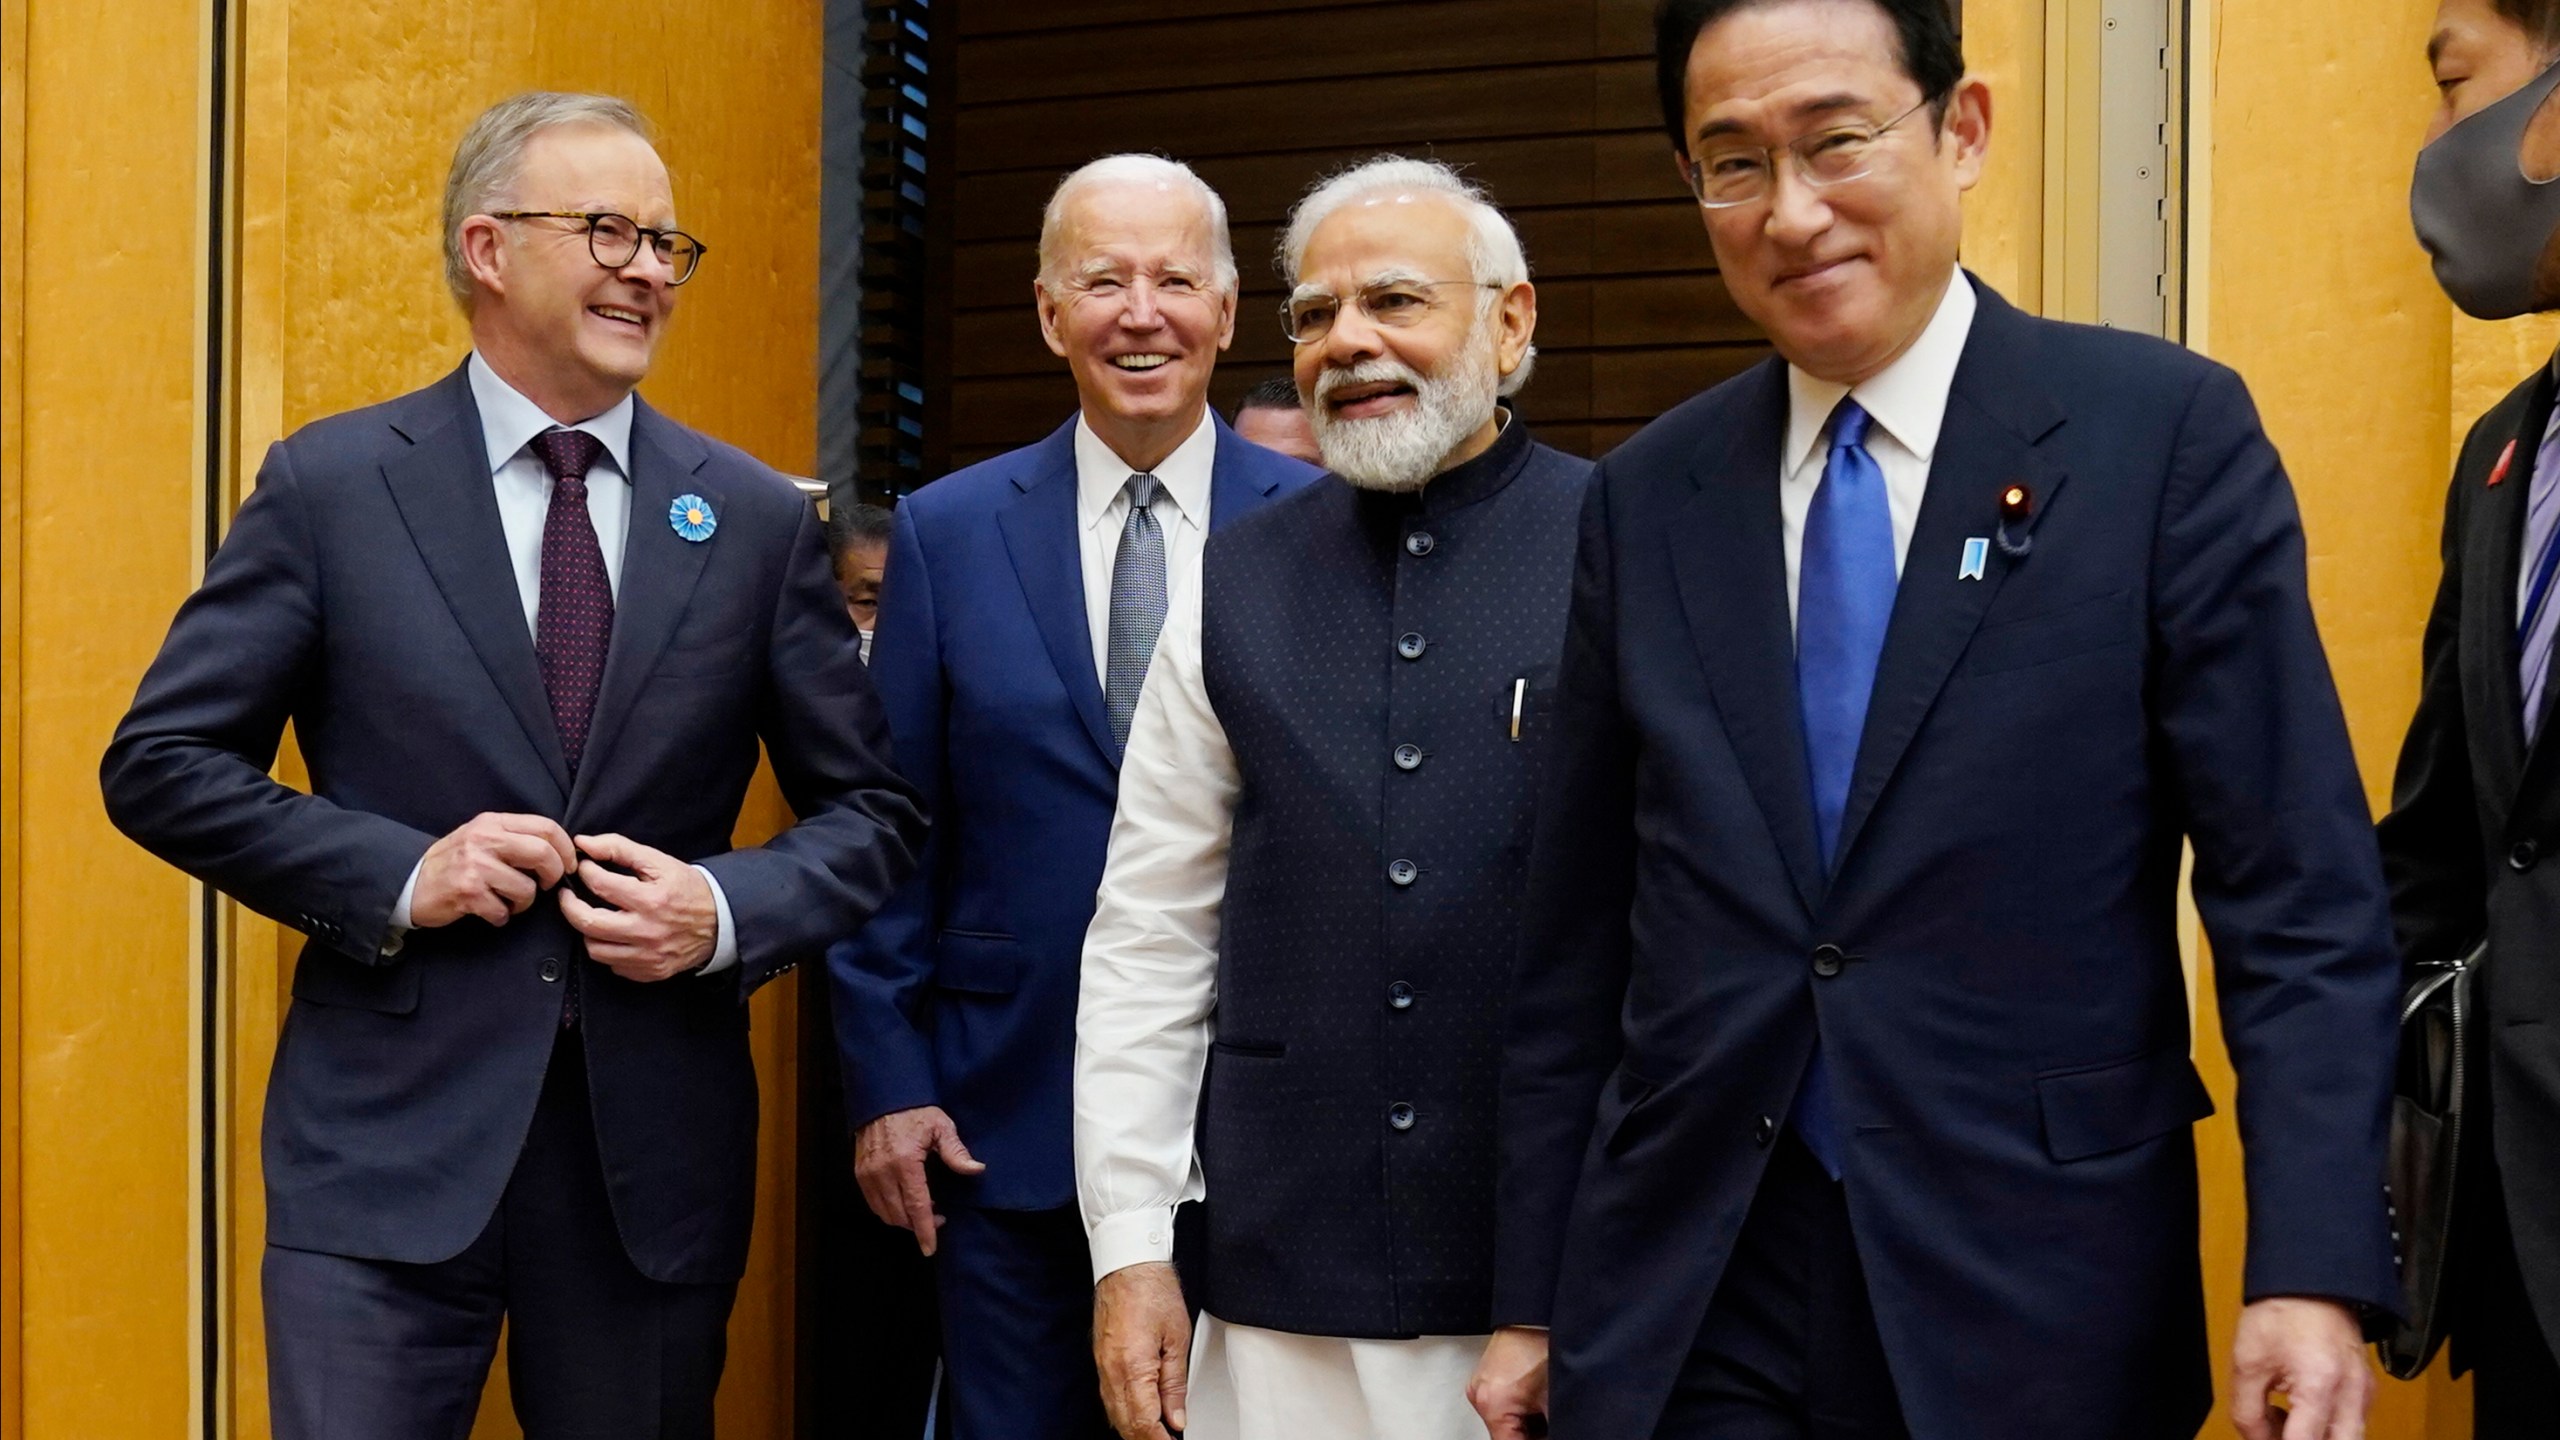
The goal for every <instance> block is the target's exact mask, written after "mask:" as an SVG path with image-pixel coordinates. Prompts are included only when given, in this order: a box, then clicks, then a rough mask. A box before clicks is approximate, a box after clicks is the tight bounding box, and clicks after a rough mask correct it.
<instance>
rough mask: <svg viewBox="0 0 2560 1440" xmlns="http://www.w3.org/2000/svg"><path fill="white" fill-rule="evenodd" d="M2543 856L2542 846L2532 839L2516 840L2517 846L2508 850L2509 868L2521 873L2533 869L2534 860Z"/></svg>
mask: <svg viewBox="0 0 2560 1440" xmlns="http://www.w3.org/2000/svg"><path fill="white" fill-rule="evenodd" d="M2541 858H2542V847H2541V846H2539V845H2536V844H2535V843H2533V842H2532V841H2530V840H2519V841H2517V842H2516V848H2514V849H2513V850H2510V851H2508V852H2507V868H2508V869H2510V870H2513V871H2514V872H2516V873H2517V874H2519V875H2521V874H2523V873H2524V872H2526V871H2527V870H2530V869H2532V868H2533V862H2534V861H2536V860H2539V859H2541Z"/></svg>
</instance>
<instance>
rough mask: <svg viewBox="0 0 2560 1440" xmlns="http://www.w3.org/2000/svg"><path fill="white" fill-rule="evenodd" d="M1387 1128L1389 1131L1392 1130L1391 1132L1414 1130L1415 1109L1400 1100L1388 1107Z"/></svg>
mask: <svg viewBox="0 0 2560 1440" xmlns="http://www.w3.org/2000/svg"><path fill="white" fill-rule="evenodd" d="M1387 1128H1388V1129H1390V1130H1410V1129H1412V1128H1413V1107H1412V1106H1411V1105H1409V1104H1407V1103H1406V1102H1404V1101H1402V1100H1399V1101H1397V1102H1396V1103H1394V1104H1393V1105H1390V1106H1388V1107H1387Z"/></svg>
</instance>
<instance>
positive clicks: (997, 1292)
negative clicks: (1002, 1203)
mask: <svg viewBox="0 0 2560 1440" xmlns="http://www.w3.org/2000/svg"><path fill="white" fill-rule="evenodd" d="M943 1215H944V1217H945V1219H944V1223H943V1226H942V1236H941V1240H940V1243H939V1245H938V1246H937V1249H936V1253H935V1256H934V1266H933V1270H934V1283H935V1288H936V1290H937V1291H938V1292H939V1294H940V1296H941V1300H942V1399H941V1415H942V1425H943V1433H944V1434H945V1435H946V1436H948V1437H949V1440H1110V1436H1111V1423H1110V1421H1109V1420H1108V1419H1106V1418H1105V1417H1104V1415H1103V1413H1102V1386H1101V1382H1100V1381H1099V1380H1098V1379H1096V1378H1095V1376H1094V1370H1093V1261H1092V1259H1091V1258H1090V1252H1088V1251H1087V1250H1086V1249H1085V1241H1084V1221H1083V1220H1082V1218H1081V1217H1079V1216H1078V1215H1077V1213H1076V1208H1075V1207H1074V1206H1072V1205H1069V1206H1066V1207H1064V1208H1062V1209H1057V1210H980V1209H976V1208H974V1207H971V1206H966V1205H948V1206H945V1207H944V1209H943Z"/></svg>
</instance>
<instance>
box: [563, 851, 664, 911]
mask: <svg viewBox="0 0 2560 1440" xmlns="http://www.w3.org/2000/svg"><path fill="white" fill-rule="evenodd" d="M578 878H579V879H581V880H584V881H585V882H587V888H588V889H590V890H592V891H594V892H595V893H596V894H597V896H598V897H599V898H602V899H605V900H609V901H611V902H612V903H614V904H616V905H619V906H621V907H622V908H623V909H625V910H637V909H639V908H641V906H643V905H645V904H647V903H648V902H649V900H651V899H652V898H653V897H652V895H651V894H650V888H649V884H648V882H647V881H644V880H640V879H636V878H634V877H632V876H629V875H625V874H622V873H620V872H619V871H614V870H607V869H606V868H604V867H603V866H601V865H598V864H597V863H595V861H593V860H587V861H584V862H581V863H580V864H579V866H578Z"/></svg>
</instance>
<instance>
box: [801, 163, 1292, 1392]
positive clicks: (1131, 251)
mask: <svg viewBox="0 0 2560 1440" xmlns="http://www.w3.org/2000/svg"><path fill="white" fill-rule="evenodd" d="M1032 297H1033V299H1034V301H1035V302H1036V304H1037V306H1038V311H1039V320H1040V331H1041V335H1042V337H1043V338H1044V339H1045V340H1046V341H1047V342H1048V345H1049V348H1050V350H1051V351H1053V352H1055V353H1056V354H1057V355H1058V356H1059V357H1061V358H1062V359H1064V360H1065V361H1066V362H1067V366H1068V368H1069V370H1071V371H1072V372H1073V373H1074V375H1075V382H1076V396H1077V399H1078V401H1079V404H1078V408H1077V413H1076V415H1075V417H1074V418H1072V419H1070V420H1069V421H1068V422H1067V423H1066V424H1064V425H1061V426H1059V427H1058V429H1057V431H1056V433H1054V434H1052V435H1051V436H1050V437H1049V438H1048V439H1046V440H1043V441H1041V442H1040V443H1039V444H1037V445H1033V446H1030V447H1028V448H1026V449H1022V450H1016V451H1014V452H1012V453H1011V454H1007V455H1000V456H998V457H996V458H995V459H993V460H989V461H987V462H985V463H983V464H979V465H973V466H971V467H969V468H968V469H966V470H962V471H960V472H959V473H957V474H954V475H950V476H947V477H945V478H943V479H941V480H937V481H935V482H934V483H933V484H931V485H928V486H926V487H925V488H924V489H922V490H919V491H917V492H916V493H915V494H913V495H911V496H909V497H908V498H907V500H906V502H905V503H904V504H902V505H900V506H899V507H898V510H897V515H896V521H895V524H894V526H893V527H892V531H891V534H890V543H889V566H888V572H887V575H886V576H885V578H884V579H883V581H882V589H881V594H880V622H879V641H878V644H877V645H876V647H875V648H874V650H873V652H872V653H873V657H874V660H875V662H876V668H875V669H874V670H873V671H872V675H873V678H874V680H875V681H876V682H877V683H878V685H879V687H880V693H881V697H882V699H883V700H884V701H885V702H886V703H887V705H888V709H889V729H890V733H891V735H892V736H893V737H894V739H895V741H896V746H897V752H896V753H897V763H898V767H899V768H900V769H901V770H903V771H904V772H906V774H907V775H908V776H909V777H910V778H912V779H913V780H914V781H915V782H916V784H917V785H918V786H919V787H920V788H921V789H922V790H923V791H924V793H925V795H926V798H927V800H928V801H929V802H930V804H931V806H932V814H933V834H932V838H931V840H930V842H929V843H928V845H927V847H926V850H925V857H924V862H923V865H922V867H921V869H920V871H919V873H918V874H917V876H916V878H915V880H914V882H913V883H911V884H910V885H909V886H908V887H907V888H906V889H905V890H904V891H903V892H902V893H900V894H899V896H898V897H897V898H896V899H895V900H893V901H892V902H891V903H890V905H889V906H888V907H887V908H886V909H884V910H883V911H882V912H881V913H880V917H879V919H878V920H877V921H876V922H875V923H874V924H873V925H872V926H871V927H870V928H869V929H868V930H866V931H865V932H864V933H863V934H862V935H861V936H859V937H858V938H856V939H854V940H852V941H848V942H846V943H844V944H841V945H839V946H837V947H836V948H835V949H834V950H833V951H832V952H830V955H829V961H830V966H831V968H832V970H833V973H834V977H835V986H836V989H835V995H836V1031H837V1035H838V1037H839V1039H840V1040H841V1041H842V1048H843V1053H844V1071H845V1091H846V1103H847V1110H848V1113H849V1114H850V1115H851V1117H852V1119H853V1120H854V1122H855V1123H856V1124H857V1125H859V1126H860V1130H859V1132H858V1134H857V1137H856V1139H855V1142H854V1163H855V1169H856V1173H857V1177H858V1178H859V1180H860V1181H861V1184H862V1189H863V1193H864V1195H865V1196H866V1197H867V1198H868V1199H869V1200H870V1202H871V1207H872V1209H873V1210H874V1211H876V1212H877V1213H878V1214H879V1216H880V1218H882V1219H883V1220H886V1221H888V1222H889V1223H890V1224H892V1225H897V1226H901V1227H904V1228H906V1229H908V1230H912V1231H913V1232H914V1233H915V1236H916V1243H917V1244H918V1245H919V1246H921V1247H922V1248H923V1250H924V1251H925V1253H926V1254H928V1255H933V1256H935V1265H934V1271H935V1275H936V1277H937V1283H938V1284H939V1286H940V1289H941V1295H942V1331H943V1360H944V1376H945V1389H944V1394H943V1408H944V1411H945V1412H946V1414H947V1415H948V1416H949V1417H950V1418H951V1420H952V1422H953V1427H954V1433H955V1434H956V1435H957V1436H958V1437H959V1440H1049V1437H1056V1440H1072V1437H1085V1436H1095V1435H1102V1434H1106V1433H1107V1430H1106V1428H1105V1424H1104V1420H1103V1416H1102V1412H1101V1408H1100V1406H1099V1405H1098V1404H1097V1403H1096V1399H1095V1385H1094V1373H1093V1360H1092V1351H1091V1346H1090V1343H1089V1325H1090V1317H1091V1314H1092V1310H1091V1306H1092V1299H1093V1292H1092V1281H1091V1275H1090V1273H1089V1271H1088V1270H1087V1268H1086V1259H1085V1244H1084V1229H1083V1227H1082V1226H1081V1225H1080V1224H1079V1223H1078V1222H1077V1218H1076V1213H1075V1210H1074V1209H1073V1208H1072V1207H1073V1202H1074V1200H1075V1181H1074V1178H1073V1174H1072V1171H1071V1170H1070V1167H1069V1129H1068V1120H1067V1113H1068V1108H1067V1107H1068V1101H1067V1087H1068V1076H1069V1060H1070V1057H1071V1055H1072V1053H1073V1048H1074V1034H1075V1013H1076V974H1077V959H1078V956H1079V954H1080V953H1081V951H1082V949H1083V942H1084V932H1085V924H1086V922H1087V921H1089V920H1090V919H1092V918H1093V893H1094V886H1095V884H1096V883H1097V882H1098V881H1099V880H1100V879H1101V877H1102V854H1103V844H1104V840H1105V838H1106V837H1107V835H1108V833H1109V831H1110V826H1111V806H1112V799H1113V794H1114V792H1115V790H1116V788H1117V786H1118V782H1119V768H1120V750H1121V746H1122V744H1123V742H1124V741H1125V740H1126V738H1127V736H1128V733H1129V731H1128V727H1129V716H1130V713H1131V710H1132V708H1133V707H1134V706H1135V704H1136V702H1137V697H1138V689H1139V684H1140V682H1141V681H1142V680H1143V679H1144V678H1145V676H1146V668H1147V658H1148V656H1149V655H1150V654H1152V653H1153V651H1154V649H1155V642H1156V634H1157V631H1158V629H1159V628H1160V627H1161V626H1163V625H1164V623H1165V619H1166V616H1167V615H1168V614H1174V615H1180V614H1182V613H1184V612H1186V611H1188V610H1192V609H1196V608H1197V606H1198V605H1199V603H1200V602H1199V594H1200V585H1199V577H1200V553H1201V548H1202V546H1203V545H1205V544H1206V543H1207V540H1208V537H1209V534H1210V532H1211V531H1212V530H1215V529H1219V528H1223V527H1225V526H1227V525H1229V524H1231V523H1232V522H1234V521H1235V520H1236V518H1237V517H1239V516H1242V515H1245V514H1248V513H1250V512H1252V511H1253V510H1255V509H1258V508H1260V507H1262V506H1265V505H1268V504H1269V503H1270V502H1271V501H1272V500H1273V499H1275V498H1277V497H1279V496H1282V495H1285V494H1287V493H1289V492H1290V491H1292V490H1295V489H1298V488H1301V487H1303V486H1305V485H1306V484H1308V483H1310V482H1311V481H1313V480H1314V479H1315V475H1316V472H1315V471H1314V470H1313V469H1311V468H1309V467H1308V466H1306V465H1303V464H1300V463H1299V462H1298V461H1295V460H1291V459H1288V458H1287V457H1285V456H1281V455H1275V454H1273V453H1271V452H1270V451H1268V450H1265V449H1263V448H1261V447H1260V446H1257V445H1251V444H1248V443H1246V442H1245V441H1243V440H1240V439H1238V438H1237V437H1236V435H1235V432H1233V431H1231V430H1229V429H1228V428H1227V427H1226V426H1225V424H1223V423H1222V422H1220V421H1219V420H1218V418H1217V417H1216V415H1215V414H1213V413H1212V412H1211V411H1210V409H1209V403H1208V392H1209V378H1210V375H1211V374H1212V372H1213V371H1214V370H1215V368H1216V365H1217V361H1218V355H1219V352H1221V351H1223V350H1225V349H1226V348H1227V342H1228V340H1229V339H1230V338H1231V337H1232V336H1233V334H1234V333H1235V303H1236V270H1235V258H1234V252H1233V250H1232V249H1231V248H1230V244H1229V241H1228V238H1227V213H1226V207H1225V206H1224V205H1223V204H1222V203H1220V201H1219V199H1218V196H1217V192H1215V191H1213V190H1211V189H1210V188H1209V187H1208V186H1207V185H1205V184H1203V183H1201V181H1200V178H1199V177H1198V176H1196V175H1194V174H1192V173H1191V171H1190V170H1189V169H1188V168H1186V167H1184V166H1182V165H1179V164H1176V163H1175V162H1173V161H1170V160H1165V159H1160V158H1158V157H1156V156H1152V155H1115V156H1110V157H1108V158H1105V159H1101V160H1096V161H1094V162H1093V163H1092V164H1090V165H1087V166H1085V167H1084V168H1083V169H1081V170H1078V171H1076V172H1075V173H1074V174H1072V175H1070V176H1068V177H1067V178H1066V180H1065V181H1064V182H1063V183H1062V184H1060V185H1059V186H1058V189H1057V193H1056V194H1055V196H1053V197H1052V198H1051V200H1050V202H1049V207H1048V211H1047V214H1046V215H1045V217H1044V219H1043V221H1042V224H1041V230H1040V273H1039V278H1038V279H1037V280H1036V281H1035V282H1034V283H1033V287H1032ZM964 1136H965V1137H966V1143H965V1144H964V1143H963V1137H964ZM929 1157H930V1158H931V1159H932V1160H933V1161H934V1165H935V1168H936V1170H938V1171H939V1173H938V1174H935V1175H932V1176H931V1177H930V1178H929V1177H928V1173H927V1163H926V1162H927V1160H928V1158H929Z"/></svg>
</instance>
